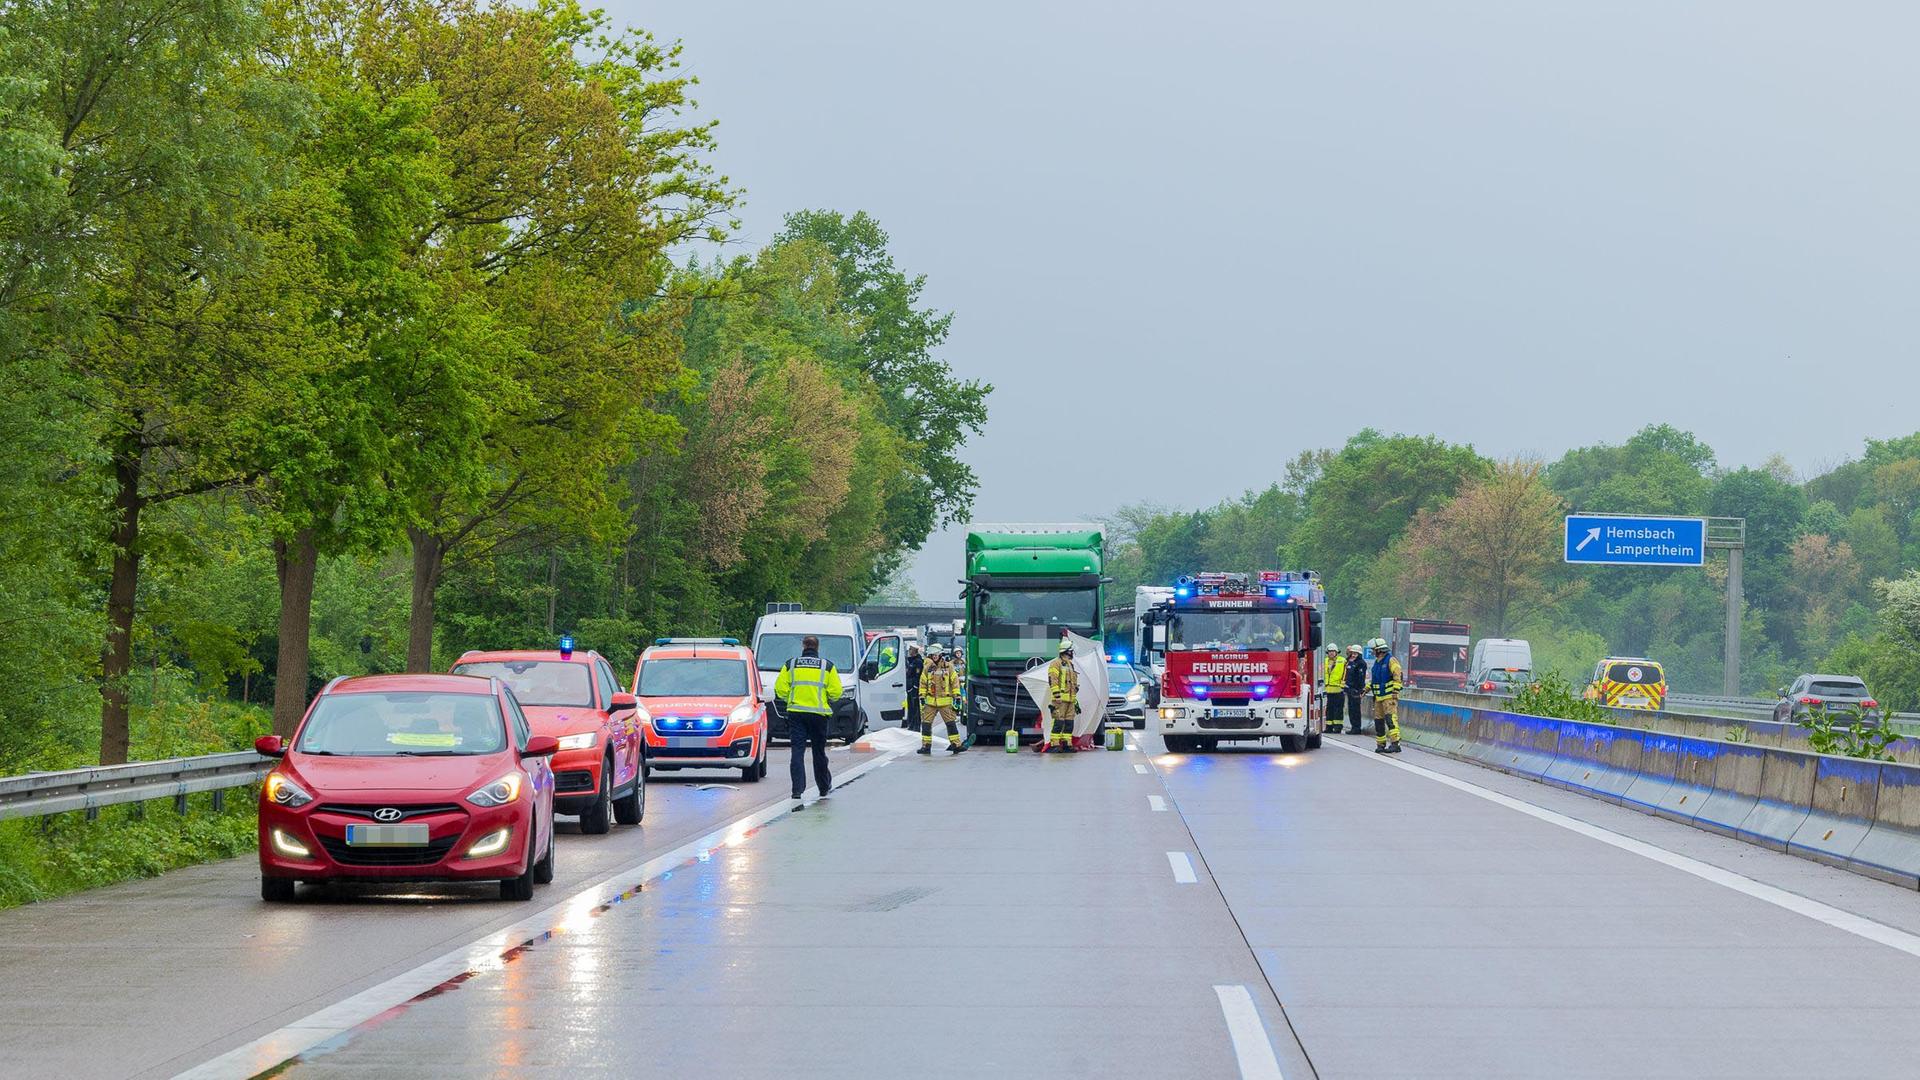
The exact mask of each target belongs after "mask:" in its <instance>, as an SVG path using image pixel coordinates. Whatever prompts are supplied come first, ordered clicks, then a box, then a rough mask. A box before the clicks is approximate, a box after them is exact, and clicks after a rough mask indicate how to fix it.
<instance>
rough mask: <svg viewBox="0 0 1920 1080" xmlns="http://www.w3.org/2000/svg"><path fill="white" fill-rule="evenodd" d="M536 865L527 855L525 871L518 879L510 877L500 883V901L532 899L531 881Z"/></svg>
mask: <svg viewBox="0 0 1920 1080" xmlns="http://www.w3.org/2000/svg"><path fill="white" fill-rule="evenodd" d="M538 865H539V864H538V863H536V862H534V860H533V855H532V854H531V853H529V854H528V855H527V868H526V870H524V871H522V872H521V874H520V876H519V877H510V878H507V879H506V880H505V881H502V882H501V883H500V899H502V900H531V899H533V881H534V877H535V868H536V867H537V866H538Z"/></svg>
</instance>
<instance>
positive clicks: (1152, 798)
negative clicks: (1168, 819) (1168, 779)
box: [1147, 795, 1167, 813]
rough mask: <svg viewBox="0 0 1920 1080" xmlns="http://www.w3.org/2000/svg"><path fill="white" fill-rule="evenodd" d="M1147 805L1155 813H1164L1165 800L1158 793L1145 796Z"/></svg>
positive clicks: (1165, 807)
mask: <svg viewBox="0 0 1920 1080" xmlns="http://www.w3.org/2000/svg"><path fill="white" fill-rule="evenodd" d="M1147 807H1148V809H1151V810H1153V811H1155V812H1157V813H1165V812H1166V809H1167V800H1166V799H1165V798H1162V797H1161V796H1159V795H1149V796H1147Z"/></svg>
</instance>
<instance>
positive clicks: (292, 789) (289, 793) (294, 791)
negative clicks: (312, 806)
mask: <svg viewBox="0 0 1920 1080" xmlns="http://www.w3.org/2000/svg"><path fill="white" fill-rule="evenodd" d="M266 795H267V798H268V799H269V800H271V801H272V802H274V803H275V804H276V805H279V806H285V807H289V808H291V807H295V806H305V805H307V804H308V803H310V802H312V801H313V796H311V795H309V794H307V789H306V788H303V787H301V786H300V785H299V784H296V783H294V782H293V781H291V780H289V779H287V778H286V776H285V774H283V773H274V774H272V775H271V776H268V777H267V787H266Z"/></svg>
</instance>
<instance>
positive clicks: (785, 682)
mask: <svg viewBox="0 0 1920 1080" xmlns="http://www.w3.org/2000/svg"><path fill="white" fill-rule="evenodd" d="M840 690H841V686H840V673H839V672H838V671H835V670H834V669H833V665H832V664H831V663H829V662H827V661H825V660H822V659H820V658H819V657H817V656H796V657H794V658H793V659H792V660H789V661H787V662H786V663H785V664H783V665H781V667H780V675H779V677H777V678H775V679H774V680H773V696H774V697H776V698H778V699H780V703H781V704H782V705H785V706H786V707H787V709H788V710H789V711H790V712H797V713H812V714H814V715H816V716H831V715H832V714H833V703H834V702H835V701H837V700H839V698H840Z"/></svg>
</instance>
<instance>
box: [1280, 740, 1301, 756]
mask: <svg viewBox="0 0 1920 1080" xmlns="http://www.w3.org/2000/svg"><path fill="white" fill-rule="evenodd" d="M1301 749H1302V747H1301V745H1300V736H1298V735H1282V736H1280V752H1281V753H1283V754H1297V753H1299V752H1300V751H1301Z"/></svg>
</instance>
